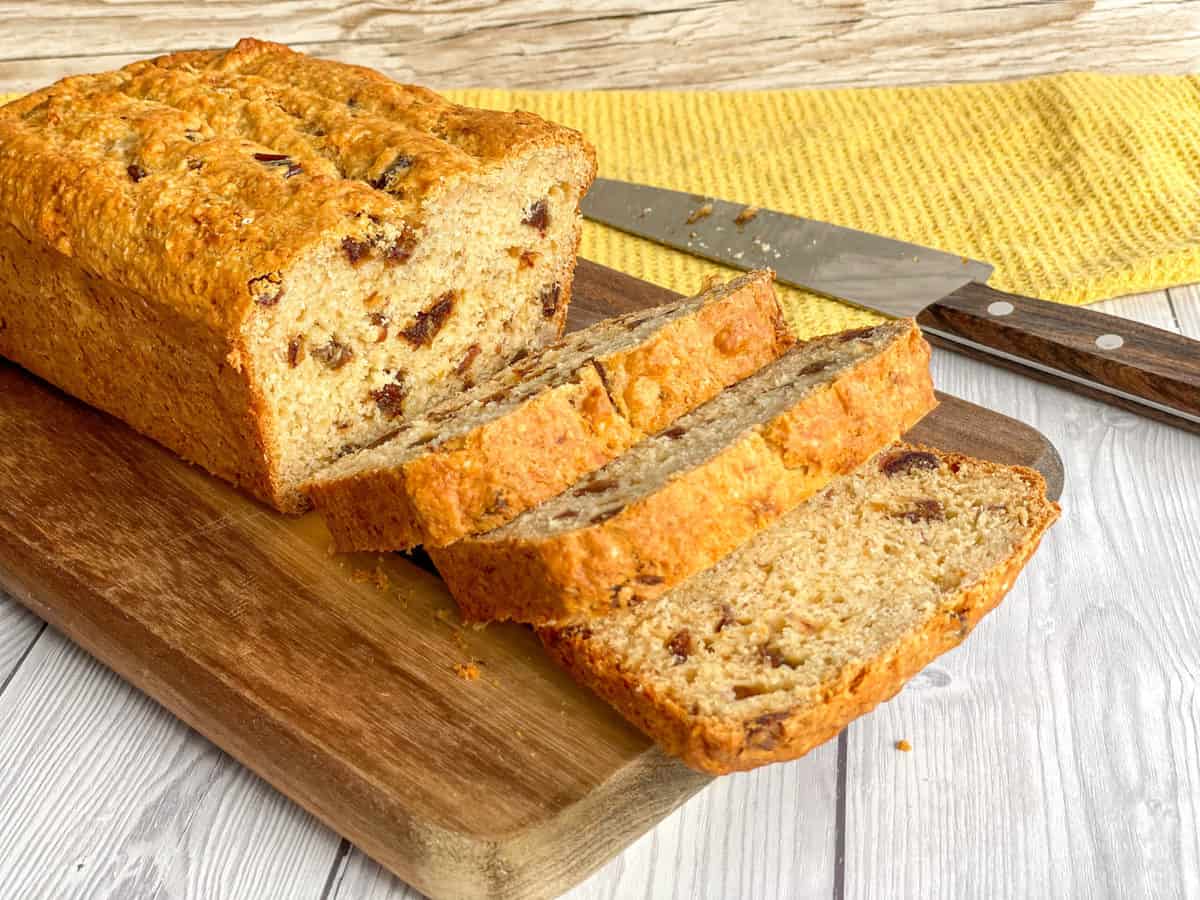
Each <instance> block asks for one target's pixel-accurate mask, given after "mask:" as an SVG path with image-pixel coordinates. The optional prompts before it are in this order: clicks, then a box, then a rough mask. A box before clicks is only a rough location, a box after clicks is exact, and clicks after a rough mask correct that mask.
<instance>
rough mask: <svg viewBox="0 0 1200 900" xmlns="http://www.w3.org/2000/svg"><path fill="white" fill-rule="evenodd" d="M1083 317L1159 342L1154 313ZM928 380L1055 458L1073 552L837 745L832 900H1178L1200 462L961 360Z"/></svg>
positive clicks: (1152, 304)
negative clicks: (839, 834) (837, 841)
mask: <svg viewBox="0 0 1200 900" xmlns="http://www.w3.org/2000/svg"><path fill="white" fill-rule="evenodd" d="M1099 308H1100V309H1101V310H1102V311H1105V310H1109V311H1114V312H1116V313H1118V314H1122V315H1125V316H1128V317H1131V318H1137V319H1139V320H1141V321H1144V322H1146V323H1147V324H1154V325H1162V326H1164V327H1170V325H1169V322H1170V320H1171V315H1170V310H1169V308H1168V305H1167V302H1166V296H1165V294H1164V293H1161V292H1160V293H1158V294H1156V295H1145V296H1142V297H1138V298H1133V299H1132V300H1128V301H1124V300H1123V301H1115V302H1114V303H1112V304H1100V305H1099ZM935 371H936V374H937V376H938V382H939V383H940V384H941V385H942V386H943V387H945V388H947V389H949V390H964V389H970V390H971V395H972V396H973V397H976V398H979V399H981V400H982V401H983V402H985V403H988V404H990V405H994V406H995V407H996V408H999V409H1004V410H1006V411H1009V412H1015V413H1020V414H1022V415H1023V416H1025V417H1028V418H1029V419H1030V420H1031V421H1032V422H1034V423H1035V424H1037V425H1038V427H1039V428H1041V429H1043V430H1044V431H1045V432H1046V433H1047V435H1049V436H1051V438H1052V439H1053V440H1054V441H1055V443H1056V445H1057V446H1059V447H1060V448H1061V449H1062V450H1063V455H1064V459H1065V466H1066V470H1067V472H1068V473H1069V477H1068V482H1067V487H1066V491H1065V493H1064V498H1063V510H1064V518H1063V520H1062V522H1061V523H1060V524H1059V525H1058V526H1057V528H1060V529H1062V530H1063V532H1065V533H1067V534H1069V535H1071V537H1072V540H1070V541H1063V540H1057V541H1050V542H1049V543H1048V544H1047V545H1046V547H1044V548H1043V550H1042V551H1041V553H1040V554H1039V559H1038V561H1037V564H1036V565H1034V566H1032V567H1031V568H1030V570H1029V572H1028V573H1027V574H1026V576H1025V577H1024V578H1023V579H1021V580H1020V581H1018V583H1017V585H1016V587H1015V588H1014V590H1013V591H1012V593H1011V594H1010V596H1009V597H1008V599H1007V600H1006V601H1005V602H1004V604H1003V605H1002V606H1001V607H1000V609H999V610H997V612H996V613H994V614H993V615H992V616H990V617H989V618H988V619H987V620H986V621H984V622H983V623H982V624H981V626H980V629H979V630H978V631H977V632H976V634H975V635H974V638H975V639H974V640H972V641H970V642H968V643H966V644H964V645H963V647H961V648H959V649H957V650H955V651H953V652H951V653H949V654H947V655H946V656H944V657H942V658H941V659H940V660H938V661H937V662H936V663H935V664H934V665H933V666H930V667H929V668H927V669H926V670H925V671H924V672H923V673H922V674H921V675H920V676H919V677H918V678H916V679H914V681H913V682H912V683H911V684H910V685H909V687H908V688H907V689H906V690H905V691H904V692H902V693H901V695H900V696H899V697H897V698H896V699H895V700H894V701H893V702H891V703H889V704H887V705H885V706H884V707H881V708H880V710H879V711H878V712H877V713H876V714H875V715H873V716H870V717H867V718H865V719H862V720H860V721H859V722H856V723H855V724H854V725H853V726H852V727H851V729H850V731H849V753H848V776H847V785H848V788H849V793H848V798H847V821H848V822H849V823H850V827H849V828H848V831H847V838H846V840H847V847H846V888H847V889H846V896H847V897H878V896H914V897H916V896H919V897H947V898H950V897H955V898H957V897H963V896H979V897H998V896H1004V897H1032V896H1039V897H1085V896H1092V897H1101V896H1104V897H1118V896H1119V897H1148V896H1155V897H1181V896H1190V895H1193V894H1194V893H1195V891H1196V890H1197V888H1198V887H1200V883H1198V882H1197V872H1198V866H1197V860H1198V858H1200V857H1198V853H1200V847H1198V840H1197V829H1196V824H1197V814H1198V812H1200V810H1198V809H1197V798H1200V756H1198V754H1197V750H1198V749H1200V747H1198V744H1200V730H1198V727H1197V723H1200V698H1198V697H1197V695H1196V692H1195V691H1194V690H1193V686H1194V684H1195V683H1196V680H1197V677H1198V676H1200V653H1198V652H1197V647H1200V642H1198V639H1200V626H1198V625H1197V622H1196V618H1195V615H1194V608H1193V602H1192V601H1193V599H1194V596H1195V588H1194V573H1195V572H1197V571H1200V534H1198V532H1197V528H1196V522H1198V521H1200V494H1198V493H1197V492H1196V491H1195V489H1194V486H1195V484H1196V483H1197V479H1200V453H1197V452H1196V451H1197V447H1198V446H1200V444H1198V442H1197V438H1196V437H1195V436H1194V435H1191V434H1188V433H1187V432H1185V431H1182V430H1180V429H1175V428H1171V427H1168V426H1165V425H1160V424H1158V423H1156V422H1151V421H1149V420H1147V419H1145V418H1142V417H1138V416H1135V415H1132V414H1130V413H1126V412H1124V411H1121V410H1117V409H1114V408H1111V407H1107V406H1100V405H1098V404H1095V403H1093V402H1091V401H1088V400H1085V399H1083V398H1080V397H1077V396H1075V395H1073V394H1070V393H1068V392H1065V391H1059V390H1056V389H1053V388H1047V387H1044V386H1040V385H1038V384H1036V383H1034V382H1031V381H1028V380H1026V379H1022V378H1020V377H1018V376H1016V375H1012V374H1010V373H1007V372H1004V371H1002V370H998V369H995V368H993V367H988V366H985V365H983V364H981V363H977V362H974V361H972V360H968V359H965V358H962V357H953V356H950V355H949V354H940V355H939V356H938V359H937V360H936V362H935ZM1156 461H1158V462H1167V461H1169V464H1167V465H1161V464H1156ZM1132 523H1137V524H1136V527H1130V526H1131V524H1132ZM902 738H903V739H907V740H909V741H910V742H911V744H912V746H913V750H912V752H911V753H899V752H896V751H895V750H894V749H892V747H893V743H894V742H895V741H896V740H898V739H902Z"/></svg>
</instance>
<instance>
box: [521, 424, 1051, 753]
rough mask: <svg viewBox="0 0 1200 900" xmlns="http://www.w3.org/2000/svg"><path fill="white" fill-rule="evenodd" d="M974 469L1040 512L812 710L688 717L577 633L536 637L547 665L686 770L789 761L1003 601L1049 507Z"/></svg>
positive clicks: (1026, 477)
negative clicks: (1004, 553)
mask: <svg viewBox="0 0 1200 900" xmlns="http://www.w3.org/2000/svg"><path fill="white" fill-rule="evenodd" d="M913 449H916V450H923V451H925V452H931V453H935V454H936V455H938V456H939V457H941V458H942V459H943V460H944V461H945V462H946V463H948V464H950V465H953V464H954V463H955V462H960V463H963V462H968V461H969V462H972V463H974V464H975V465H976V466H978V465H979V462H978V461H975V460H970V459H969V458H968V457H965V456H963V455H961V454H957V453H945V452H943V451H940V450H935V449H934V448H928V447H914V448H913ZM984 468H985V469H990V470H992V471H996V470H999V469H1010V470H1011V471H1014V472H1016V473H1017V474H1018V475H1019V477H1020V478H1021V479H1022V480H1023V481H1024V482H1025V483H1026V484H1027V485H1028V486H1029V489H1030V491H1031V492H1033V493H1034V494H1036V495H1037V496H1038V497H1039V498H1040V513H1039V515H1038V516H1037V517H1036V519H1034V520H1033V521H1032V522H1031V523H1030V525H1029V528H1028V531H1027V533H1026V535H1025V538H1024V539H1023V540H1022V541H1021V543H1020V544H1019V545H1018V546H1017V547H1015V548H1014V550H1013V552H1012V554H1011V555H1010V556H1009V557H1008V558H1007V559H1005V560H1003V561H1002V562H1000V563H998V564H997V565H996V566H994V567H992V568H991V569H989V570H988V571H987V572H985V573H983V574H982V575H981V576H980V577H979V578H977V579H976V580H975V581H974V582H972V583H971V584H970V585H968V586H967V587H965V588H962V589H960V590H959V591H957V592H956V593H954V594H952V595H950V596H949V597H948V598H947V600H946V601H945V602H943V603H942V604H940V606H939V608H938V609H937V611H936V612H935V614H934V615H932V616H930V617H929V618H927V619H926V620H924V622H923V623H922V624H921V625H920V626H919V627H916V628H913V629H910V630H909V631H908V632H906V633H905V634H903V635H902V636H901V637H900V638H899V639H898V640H896V641H895V642H894V643H893V644H892V646H891V647H889V648H888V650H887V651H886V652H884V653H881V654H879V655H878V656H876V657H875V658H873V659H871V660H870V661H868V662H867V663H866V664H865V665H863V666H862V667H861V668H859V669H858V670H856V671H845V672H842V673H841V675H840V677H839V678H838V679H837V680H836V681H835V682H833V683H830V684H829V685H827V686H825V687H824V688H823V690H822V697H823V699H822V702H821V703H820V704H819V705H817V706H815V707H804V708H796V709H793V710H791V711H790V712H789V713H787V714H786V715H785V714H774V713H773V714H769V715H765V716H759V717H757V718H751V719H747V720H729V719H722V718H719V717H715V716H695V715H692V714H691V713H690V712H689V711H688V710H687V709H686V708H685V707H684V706H683V705H681V704H680V703H679V702H677V701H676V700H675V699H673V698H671V697H666V696H659V695H657V693H656V692H655V691H654V689H653V687H652V686H650V685H647V684H643V683H641V682H640V681H639V680H638V678H637V677H636V675H635V674H633V673H629V672H625V671H623V670H622V668H621V664H620V661H619V660H617V659H615V658H614V657H613V656H611V655H610V654H608V653H606V652H604V651H603V649H602V648H600V647H596V646H593V645H592V643H591V642H590V641H589V640H588V639H587V637H586V626H571V627H568V628H562V629H559V628H545V627H544V628H539V629H538V636H539V637H540V638H541V640H542V643H543V645H544V646H545V648H546V650H547V652H548V653H549V654H550V656H551V657H552V658H553V659H554V660H555V661H556V662H558V663H559V665H561V666H562V667H563V668H565V669H566V670H567V671H568V672H570V673H571V675H572V676H573V677H574V678H575V679H576V680H577V681H579V682H580V683H581V684H583V685H586V686H587V687H589V688H591V689H592V690H594V691H595V692H596V693H597V694H598V695H599V696H601V697H603V698H604V699H605V700H607V701H608V702H609V703H611V704H612V705H613V706H614V707H615V708H616V709H617V710H618V711H619V712H620V713H621V714H622V715H623V716H625V718H626V719H628V720H629V721H630V722H631V723H633V724H634V725H636V726H637V727H638V728H640V729H641V730H642V731H644V732H645V733H646V734H647V735H649V736H650V737H651V738H653V739H654V740H655V742H657V743H658V744H659V745H660V746H661V747H662V748H663V749H664V750H665V751H666V752H667V753H669V754H671V755H673V756H676V757H679V758H680V759H681V760H682V761H683V762H684V763H686V764H687V765H688V766H690V767H692V768H693V769H696V770H698V771H701V772H706V773H709V774H712V775H722V774H728V773H730V772H735V771H745V770H748V769H753V768H757V767H758V766H762V765H765V764H767V763H772V762H784V761H787V760H792V759H796V758H798V757H801V756H803V755H804V754H806V753H807V752H808V751H809V750H811V749H813V748H814V747H817V746H818V745H820V744H822V743H824V742H825V741H827V740H829V739H830V738H832V737H833V736H835V735H836V734H838V733H839V732H840V731H841V730H842V729H843V728H845V727H846V725H847V724H849V723H850V722H851V721H852V720H854V719H855V718H857V717H858V716H861V715H863V714H864V713H867V712H869V711H870V710H872V709H874V708H875V707H876V706H878V705H879V704H880V703H882V702H884V701H886V700H889V699H891V698H892V697H894V696H895V695H896V694H897V693H898V692H899V691H900V690H901V689H902V688H903V687H904V685H905V684H906V683H907V682H908V680H909V679H911V678H912V677H913V676H914V675H916V674H917V673H918V672H919V671H920V670H921V669H923V668H924V667H925V666H926V665H928V664H929V663H930V662H932V661H933V660H934V659H936V658H937V657H938V656H940V655H941V654H943V653H945V652H946V651H948V650H951V649H953V648H954V647H956V646H958V644H960V643H961V642H962V641H963V640H964V639H965V638H966V636H967V635H968V634H969V633H970V632H971V630H972V629H973V628H974V627H975V625H976V624H977V623H978V622H979V621H980V619H982V618H983V616H985V615H986V614H987V613H988V612H990V611H991V610H993V609H994V608H995V607H996V606H997V605H998V604H999V603H1000V601H1001V600H1002V599H1003V598H1004V596H1005V595H1006V594H1007V593H1008V591H1009V590H1010V589H1011V587H1012V585H1013V583H1014V582H1015V581H1016V578H1017V576H1018V575H1019V574H1020V572H1021V569H1022V568H1023V567H1024V566H1025V564H1026V563H1027V562H1028V561H1029V559H1030V558H1031V557H1032V556H1033V554H1034V552H1035V551H1036V550H1037V548H1038V545H1039V544H1040V542H1041V539H1042V536H1043V535H1044V534H1045V532H1046V531H1047V529H1049V527H1050V526H1051V525H1052V524H1053V523H1054V522H1055V520H1056V519H1057V518H1058V516H1059V507H1058V505H1057V504H1055V503H1052V502H1051V501H1049V500H1048V499H1046V485H1045V481H1044V479H1043V478H1042V476H1041V475H1040V474H1039V473H1038V472H1035V471H1033V470H1032V469H1025V468H1019V467H1006V466H1000V465H997V464H994V463H987V464H985V466H984Z"/></svg>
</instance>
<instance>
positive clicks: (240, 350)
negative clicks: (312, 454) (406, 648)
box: [0, 39, 595, 512]
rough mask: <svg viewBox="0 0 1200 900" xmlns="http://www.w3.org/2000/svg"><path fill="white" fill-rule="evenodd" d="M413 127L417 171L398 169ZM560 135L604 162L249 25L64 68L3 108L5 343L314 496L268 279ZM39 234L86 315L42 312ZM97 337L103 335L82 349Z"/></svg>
mask: <svg viewBox="0 0 1200 900" xmlns="http://www.w3.org/2000/svg"><path fill="white" fill-rule="evenodd" d="M398 147H402V148H403V152H404V153H405V154H407V155H408V156H409V157H411V159H409V160H408V162H409V165H408V166H407V168H406V169H405V174H404V179H403V186H402V187H399V186H396V185H394V184H393V183H392V180H391V179H392V178H393V176H390V175H389V174H388V173H389V169H390V167H392V166H394V164H395V163H396V161H397V158H398V157H397V152H398V150H397V148H398ZM543 150H544V151H547V152H555V153H562V154H565V155H571V154H574V157H573V158H576V159H578V158H579V157H580V155H582V157H583V158H585V160H586V165H587V167H588V169H589V171H590V173H591V174H590V175H589V176H588V179H589V180H590V177H591V175H594V172H595V159H594V153H593V151H592V149H591V148H590V146H588V145H587V144H586V143H585V142H584V141H583V139H582V137H581V136H580V135H579V134H578V133H577V132H575V131H572V130H570V129H567V128H562V127H559V126H556V125H553V124H551V123H548V122H545V121H544V120H542V119H539V118H538V117H536V116H533V115H530V114H528V113H500V112H491V111H484V110H474V109H469V108H466V107H461V106H458V105H456V104H453V103H450V102H448V101H446V100H445V99H443V98H441V97H439V96H438V95H436V94H434V93H433V92H432V91H428V90H426V89H424V88H419V87H413V86H408V85H399V84H396V83H394V82H392V81H390V80H389V79H387V78H385V77H384V76H382V75H380V74H379V73H376V72H372V71H370V70H367V69H363V68H360V67H357V66H348V65H344V64H340V63H334V62H327V61H323V60H317V59H313V58H310V57H307V56H304V55H302V54H298V53H295V52H293V51H291V50H290V49H288V48H287V47H284V46H282V45H279V44H272V43H268V42H262V41H256V40H253V39H246V40H243V41H241V42H239V43H238V45H237V46H236V47H233V48H231V49H229V50H226V51H211V52H210V51H204V52H192V53H181V54H174V55H171V56H166V57H162V58H159V59H154V60H149V61H145V62H139V63H134V64H132V65H130V66H127V67H126V68H124V69H121V70H119V71H116V72H108V73H102V74H97V75H83V76H77V77H72V78H67V79H64V80H62V81H60V82H58V83H57V84H54V85H52V86H50V87H47V88H45V89H43V90H40V91H37V92H35V93H33V94H30V95H28V96H26V97H23V98H21V99H19V100H16V101H14V102H13V103H10V104H8V105H7V106H4V107H0V232H3V238H2V244H3V246H2V247H0V253H2V254H4V255H5V256H7V257H8V264H7V265H4V266H0V317H3V318H4V319H5V320H6V321H7V322H8V327H7V331H8V334H7V335H6V336H0V352H3V353H4V354H5V355H6V356H8V357H9V358H11V359H13V360H14V361H16V362H18V363H20V364H21V365H23V366H25V367H26V368H28V369H30V370H31V371H33V372H35V373H36V374H39V375H41V376H43V377H45V378H47V379H49V380H51V381H53V382H54V383H55V384H57V385H59V386H61V387H63V388H65V389H67V390H69V391H71V392H72V393H74V394H76V395H78V396H80V397H82V398H84V399H86V400H87V401H88V402H90V403H93V404H95V405H96V406H99V407H101V408H102V409H105V410H106V411H108V412H111V413H113V414H115V415H117V416H119V417H120V418H122V419H124V420H125V421H127V422H129V423H130V424H132V425H134V427H136V428H138V429H139V430H140V431H142V432H144V433H146V434H148V435H150V436H151V437H153V438H155V439H156V440H158V441H160V442H162V443H164V444H166V445H167V446H168V447H170V448H172V449H173V450H175V451H176V452H178V453H180V454H181V455H182V456H184V457H185V458H187V459H189V460H191V461H193V462H197V463H199V464H201V465H203V466H204V467H206V468H207V469H209V470H210V471H211V472H213V473H214V474H217V475H219V476H221V477H224V478H227V479H229V480H232V481H234V482H235V483H237V484H239V485H241V486H242V487H244V488H246V489H248V490H250V491H251V492H252V493H254V494H255V495H256V496H258V497H260V498H261V499H264V500H266V501H267V502H269V503H272V504H274V505H275V506H277V507H278V508H280V509H283V510H284V511H289V512H294V511H299V509H301V508H302V507H303V505H304V498H303V497H302V496H300V495H299V494H298V493H297V492H296V491H295V486H294V485H287V486H285V485H283V484H281V483H280V482H281V476H280V474H279V471H278V459H277V448H276V447H275V446H274V445H273V438H272V437H271V436H270V435H271V433H272V429H273V425H272V424H271V423H270V422H269V421H268V420H269V416H270V411H269V410H268V409H267V404H266V401H265V399H264V397H263V394H262V391H261V389H260V387H259V375H260V373H258V372H256V371H255V363H254V358H253V356H252V354H251V353H250V352H249V351H248V340H249V338H248V335H250V334H251V332H252V330H253V325H254V323H255V322H256V321H259V320H260V319H261V317H262V316H264V315H266V314H267V313H265V312H264V309H266V308H267V307H266V305H264V304H266V303H268V302H270V303H273V302H274V300H270V299H269V300H268V301H263V300H262V294H261V290H262V288H263V286H264V285H268V286H269V281H270V279H272V278H274V279H276V283H277V282H278V279H279V276H280V273H281V272H286V271H287V269H288V267H289V266H290V265H291V264H293V263H295V262H296V261H297V260H299V259H300V258H301V257H302V254H304V253H306V252H308V251H310V250H311V249H312V248H313V247H314V245H316V244H318V243H320V242H326V243H336V242H338V241H341V240H343V239H344V238H352V239H355V240H359V239H361V240H365V241H369V242H378V241H380V240H383V236H384V235H388V236H390V237H389V238H388V239H389V240H391V239H394V236H395V235H401V236H411V237H412V238H413V239H414V240H416V241H419V240H420V237H421V229H422V227H423V222H424V219H425V217H426V214H427V211H428V210H430V209H431V208H432V207H433V205H434V204H436V203H438V202H439V201H440V200H441V198H443V197H445V196H448V192H452V191H453V190H454V189H455V186H456V185H457V184H459V183H461V182H462V180H463V179H466V178H474V177H476V176H477V175H480V174H482V173H485V172H487V171H488V170H489V168H491V167H495V166H498V165H501V164H504V163H506V162H508V161H515V160H518V159H521V158H523V154H529V153H533V152H541V151H543ZM564 158H565V157H564ZM582 187H584V188H586V185H583V186H582ZM576 240H578V234H576ZM22 244H24V245H25V246H24V248H22V246H21V245H22ZM381 246H382V245H381ZM381 252H382V251H381ZM21 253H29V254H31V255H32V256H34V257H36V258H38V259H41V260H43V261H45V262H46V264H47V265H48V266H49V271H50V273H51V274H53V276H54V277H55V278H57V279H61V280H62V281H64V283H67V288H66V289H67V290H68V291H69V292H70V294H69V296H68V297H66V298H64V299H66V300H68V301H69V305H70V308H71V309H72V310H74V316H73V317H67V316H65V315H62V314H60V313H61V310H56V311H51V310H48V309H47V310H45V311H44V312H43V313H41V314H35V313H34V312H33V311H31V309H30V307H33V309H37V308H46V307H49V306H53V305H54V303H57V301H58V298H57V296H54V295H53V294H52V293H51V292H50V289H49V287H46V286H45V285H42V287H41V288H38V287H37V286H38V285H39V284H40V282H39V281H38V280H36V279H35V280H34V281H22V280H21V279H22V278H24V276H23V275H20V273H21V272H23V271H24V270H25V268H26V267H25V266H24V265H23V264H21V263H18V262H15V261H14V259H15V255H19V254H21ZM563 269H564V271H563V273H562V275H563V278H562V279H561V282H560V283H561V290H562V295H561V298H560V302H559V305H558V308H557V309H556V310H555V315H554V317H553V318H552V319H549V320H547V321H546V323H545V327H544V328H543V331H542V336H543V337H544V338H546V339H550V338H553V337H554V336H556V335H558V334H560V333H561V330H562V327H563V324H564V322H565V318H566V313H567V306H568V302H569V299H570V294H571V285H570V277H571V275H572V272H573V261H571V262H568V263H566V264H564V266H563ZM42 280H43V281H44V280H45V279H42ZM256 296H257V297H258V299H259V300H260V301H262V302H260V303H256V302H254V301H255V298H256ZM275 299H277V297H276V298H275ZM51 300H53V301H54V302H53V303H51V302H48V301H51ZM21 304H23V305H24V308H22V309H18V308H16V307H17V306H18V305H21ZM110 315H112V319H111V322H109V323H108V324H106V317H108V316H110ZM150 324H154V325H155V326H159V329H158V330H150V327H149V325H150ZM87 340H92V341H93V342H94V350H95V352H89V351H87V350H84V351H79V350H77V349H76V347H78V346H79V345H80V344H81V343H82V342H84V341H87ZM122 344H124V345H125V346H124V347H122ZM102 348H103V349H105V350H109V351H112V352H111V353H109V354H108V355H107V356H105V355H102V354H101V353H100V352H99V351H100V350H101V349H102ZM143 373H146V374H143ZM168 389H169V390H170V391H171V393H160V392H161V391H167V390H168ZM196 410H200V411H201V412H200V413H199V414H195V411H196Z"/></svg>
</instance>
